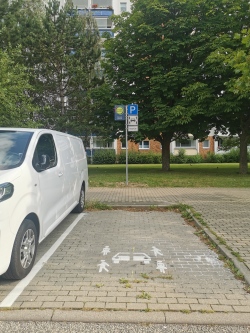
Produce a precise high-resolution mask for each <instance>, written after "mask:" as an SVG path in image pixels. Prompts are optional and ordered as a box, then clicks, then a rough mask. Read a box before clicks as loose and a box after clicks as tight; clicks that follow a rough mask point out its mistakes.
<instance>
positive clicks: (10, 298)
mask: <svg viewBox="0 0 250 333" xmlns="http://www.w3.org/2000/svg"><path fill="white" fill-rule="evenodd" d="M84 215H86V214H85V213H82V214H79V215H78V216H77V218H76V219H75V220H74V222H73V223H72V224H71V225H70V226H69V227H68V228H67V229H66V230H65V231H64V233H63V234H62V235H61V236H60V237H59V238H58V240H57V241H56V242H55V243H54V244H53V245H52V246H51V248H50V249H49V250H48V251H47V252H46V253H45V254H44V255H43V256H42V258H41V259H40V260H39V261H38V262H37V263H36V265H35V266H34V267H33V268H32V270H31V272H30V273H29V274H28V275H27V276H26V277H25V278H24V279H22V280H21V281H20V282H19V283H18V284H17V285H16V286H15V288H14V289H13V290H12V291H11V292H10V293H9V294H8V295H7V296H6V297H5V298H4V299H3V300H2V302H1V303H0V308H8V307H11V306H12V305H13V303H14V302H15V301H16V299H17V298H18V297H19V296H20V295H21V293H22V292H23V290H24V289H25V288H26V287H27V285H28V284H29V283H30V282H31V281H32V279H33V278H34V277H35V276H36V274H37V273H38V272H39V271H40V269H41V268H42V267H43V266H44V264H45V263H46V262H47V261H48V260H49V258H50V257H51V256H52V255H53V253H54V252H55V251H56V250H57V249H58V247H59V246H60V245H61V244H62V242H63V241H64V239H65V238H66V237H67V236H68V235H69V234H70V232H71V231H72V230H73V229H74V227H75V226H76V225H77V224H78V222H79V221H80V220H81V218H82V217H83V216H84Z"/></svg>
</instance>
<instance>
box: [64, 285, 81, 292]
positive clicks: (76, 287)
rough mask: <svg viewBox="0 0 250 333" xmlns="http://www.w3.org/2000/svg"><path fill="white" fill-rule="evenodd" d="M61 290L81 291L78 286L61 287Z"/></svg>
mask: <svg viewBox="0 0 250 333" xmlns="http://www.w3.org/2000/svg"><path fill="white" fill-rule="evenodd" d="M61 290H67V291H72V290H81V289H80V286H72V285H62V286H61Z"/></svg>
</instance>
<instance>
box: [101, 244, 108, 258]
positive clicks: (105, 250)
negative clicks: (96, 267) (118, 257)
mask: <svg viewBox="0 0 250 333" xmlns="http://www.w3.org/2000/svg"><path fill="white" fill-rule="evenodd" d="M109 252H110V247H109V246H105V247H104V248H103V249H102V254H103V255H104V256H106V255H107V254H108V253H109Z"/></svg>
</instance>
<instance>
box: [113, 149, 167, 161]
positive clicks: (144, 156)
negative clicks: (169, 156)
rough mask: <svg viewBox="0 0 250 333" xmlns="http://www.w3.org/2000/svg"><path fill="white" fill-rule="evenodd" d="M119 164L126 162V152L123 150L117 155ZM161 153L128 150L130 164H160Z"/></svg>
mask: <svg viewBox="0 0 250 333" xmlns="http://www.w3.org/2000/svg"><path fill="white" fill-rule="evenodd" d="M117 161H118V163H119V164H125V163H126V152H124V151H123V152H121V153H120V155H118V156H117ZM160 163H161V154H159V153H158V154H157V153H140V152H128V164H160Z"/></svg>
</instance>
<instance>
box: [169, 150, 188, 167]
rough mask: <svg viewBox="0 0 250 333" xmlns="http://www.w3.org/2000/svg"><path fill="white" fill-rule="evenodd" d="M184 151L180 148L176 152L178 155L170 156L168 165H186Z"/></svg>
mask: <svg viewBox="0 0 250 333" xmlns="http://www.w3.org/2000/svg"><path fill="white" fill-rule="evenodd" d="M185 154H186V151H185V149H184V148H180V149H179V151H178V155H173V154H170V163H173V164H184V163H186V160H187V156H186V155H185Z"/></svg>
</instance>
